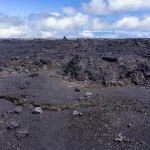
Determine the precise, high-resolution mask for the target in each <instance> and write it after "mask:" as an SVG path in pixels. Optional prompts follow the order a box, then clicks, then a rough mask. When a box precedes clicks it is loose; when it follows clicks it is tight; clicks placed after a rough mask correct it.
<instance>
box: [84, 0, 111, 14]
mask: <svg viewBox="0 0 150 150" xmlns="http://www.w3.org/2000/svg"><path fill="white" fill-rule="evenodd" d="M82 7H83V9H84V10H85V11H87V12H89V13H94V14H103V13H108V8H107V4H106V2H105V1H104V0H91V1H90V2H89V3H82Z"/></svg>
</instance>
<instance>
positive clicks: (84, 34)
mask: <svg viewBox="0 0 150 150" xmlns="http://www.w3.org/2000/svg"><path fill="white" fill-rule="evenodd" d="M79 36H81V37H85V38H93V37H95V36H94V34H93V33H92V32H91V31H81V32H79Z"/></svg>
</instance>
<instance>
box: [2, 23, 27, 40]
mask: <svg viewBox="0 0 150 150" xmlns="http://www.w3.org/2000/svg"><path fill="white" fill-rule="evenodd" d="M24 34H25V31H24V30H23V29H20V28H17V27H11V26H10V27H7V28H5V27H2V25H1V24H0V38H10V37H14V38H16V37H21V36H22V35H24Z"/></svg>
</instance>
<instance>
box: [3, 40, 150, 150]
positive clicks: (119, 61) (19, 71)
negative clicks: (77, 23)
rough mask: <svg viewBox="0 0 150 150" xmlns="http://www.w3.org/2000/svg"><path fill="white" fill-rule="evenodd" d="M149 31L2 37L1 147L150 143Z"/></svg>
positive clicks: (78, 149) (109, 149)
mask: <svg viewBox="0 0 150 150" xmlns="http://www.w3.org/2000/svg"><path fill="white" fill-rule="evenodd" d="M149 86H150V39H66V38H65V39H62V40H61V39H53V40H46V39H28V40H23V39H22V40H20V39H0V150H16V149H18V150H55V149H56V150H99V149H100V150H121V149H123V150H149V149H150V133H149V130H150V87H149Z"/></svg>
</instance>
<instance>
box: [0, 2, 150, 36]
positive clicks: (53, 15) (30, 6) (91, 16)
mask: <svg viewBox="0 0 150 150" xmlns="http://www.w3.org/2000/svg"><path fill="white" fill-rule="evenodd" d="M149 26H150V0H125V1H124V0H70V1H68V0H53V1H52V0H0V38H3V37H4V38H7V37H8V38H10V37H15V38H33V37H39V38H47V37H63V36H64V35H66V36H67V37H91V38H96V37H106V38H128V37H150V28H149Z"/></svg>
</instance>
